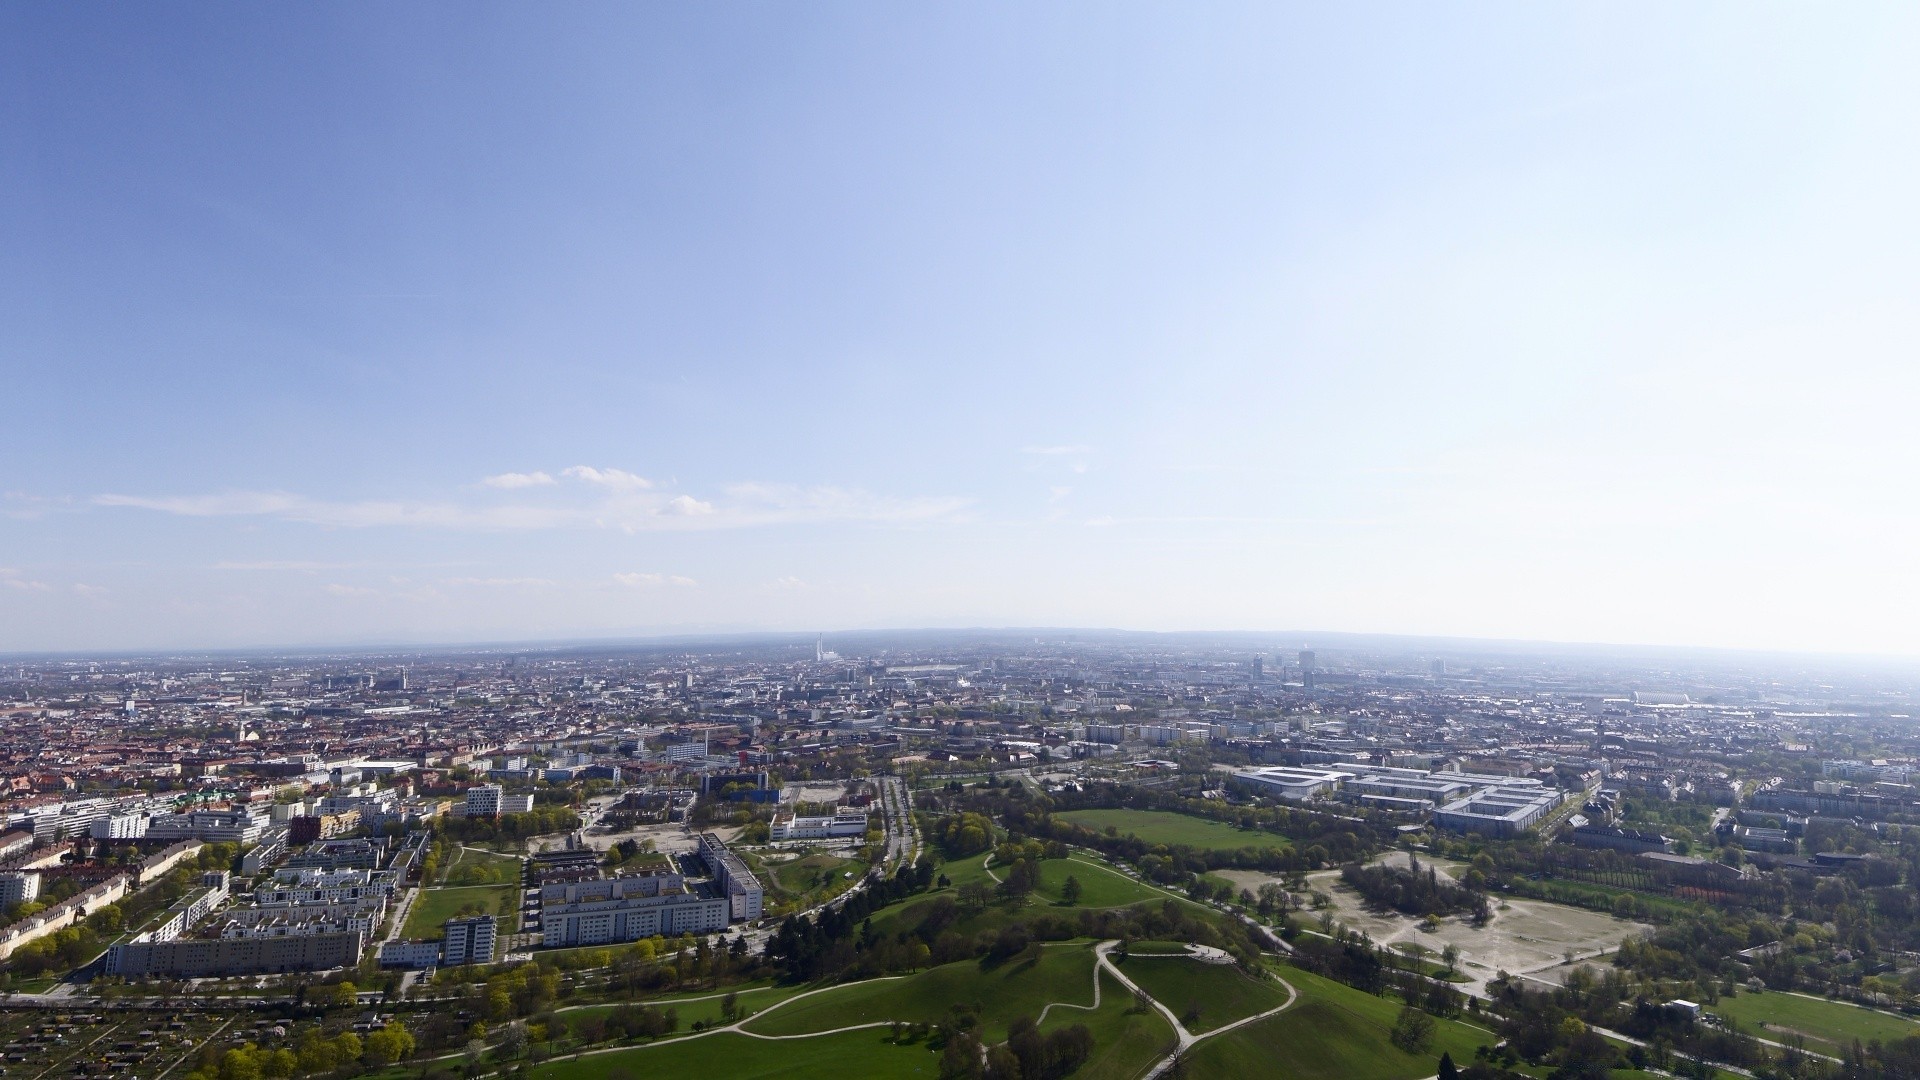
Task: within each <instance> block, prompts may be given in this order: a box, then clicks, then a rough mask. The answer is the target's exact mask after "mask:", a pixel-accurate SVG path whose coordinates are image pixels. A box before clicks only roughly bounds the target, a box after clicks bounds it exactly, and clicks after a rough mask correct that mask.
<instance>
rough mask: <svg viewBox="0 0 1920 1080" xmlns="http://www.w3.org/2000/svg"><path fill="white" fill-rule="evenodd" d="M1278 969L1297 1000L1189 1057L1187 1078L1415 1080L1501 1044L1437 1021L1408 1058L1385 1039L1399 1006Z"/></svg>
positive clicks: (1483, 1034) (1288, 969)
mask: <svg viewBox="0 0 1920 1080" xmlns="http://www.w3.org/2000/svg"><path fill="white" fill-rule="evenodd" d="M1276 971H1277V972H1278V974H1279V975H1280V977H1281V978H1283V979H1285V980H1286V981H1287V982H1289V983H1291V984H1292V985H1293V987H1294V988H1295V989H1297V990H1298V991H1300V999H1299V1001H1297V1002H1296V1003H1295V1004H1294V1006H1293V1008H1291V1009H1288V1010H1287V1011H1286V1012H1283V1013H1280V1014H1279V1015H1277V1016H1272V1017H1268V1018H1267V1019H1265V1020H1259V1021H1256V1022H1254V1023H1251V1024H1248V1025H1246V1026H1245V1027H1241V1028H1236V1029H1235V1030H1233V1031H1230V1032H1227V1033H1226V1034H1224V1035H1220V1036H1218V1037H1216V1038H1212V1039H1207V1040H1205V1041H1203V1042H1201V1043H1200V1044H1199V1045H1198V1046H1196V1047H1194V1049H1193V1050H1192V1051H1190V1052H1189V1055H1188V1065H1189V1075H1192V1076H1270V1075H1276V1074H1277V1075H1284V1076H1287V1077H1289V1078H1290V1080H1417V1078H1419V1077H1427V1076H1432V1075H1433V1074H1434V1071H1435V1069H1436V1068H1437V1067H1438V1065H1437V1063H1438V1061H1439V1059H1440V1055H1441V1053H1442V1052H1446V1053H1451V1054H1452V1055H1453V1060H1454V1061H1455V1062H1456V1063H1461V1064H1464V1063H1468V1062H1471V1061H1473V1052H1474V1048H1475V1047H1477V1046H1480V1045H1483V1044H1486V1045H1491V1044H1492V1043H1494V1042H1495V1041H1496V1039H1495V1036H1493V1035H1490V1034H1488V1033H1487V1032H1485V1031H1481V1030H1479V1029H1478V1028H1474V1027H1470V1026H1469V1025H1467V1024H1464V1023H1460V1022H1458V1021H1453V1020H1435V1021H1434V1032H1433V1042H1432V1045H1431V1046H1429V1047H1428V1049H1427V1051H1426V1052H1425V1053H1423V1054H1418V1055H1415V1054H1408V1053H1406V1052H1404V1051H1402V1050H1400V1049H1399V1048H1397V1047H1395V1046H1394V1045H1393V1044H1392V1043H1391V1042H1390V1041H1389V1040H1388V1037H1387V1036H1388V1034H1389V1033H1390V1032H1391V1031H1392V1029H1393V1023H1394V1020H1395V1018H1396V1017H1398V1016H1399V1014H1400V1003H1399V1002H1397V1001H1391V1000H1388V999H1386V998H1379V997H1374V996H1373V995H1371V994H1367V993H1363V992H1362V991H1359V990H1355V989H1353V988H1352V987H1350V986H1345V985H1342V984H1340V983H1337V982H1334V981H1332V980H1331V979H1323V978H1321V977H1319V976H1317V975H1311V974H1308V973H1307V972H1304V971H1301V970H1299V969H1298V968H1292V967H1285V966H1281V967H1278V968H1276ZM1128 975H1129V977H1132V975H1133V973H1132V971H1131V970H1129V971H1128ZM1175 1011H1176V1012H1177V1011H1178V1010H1177V1009H1176V1010H1175Z"/></svg>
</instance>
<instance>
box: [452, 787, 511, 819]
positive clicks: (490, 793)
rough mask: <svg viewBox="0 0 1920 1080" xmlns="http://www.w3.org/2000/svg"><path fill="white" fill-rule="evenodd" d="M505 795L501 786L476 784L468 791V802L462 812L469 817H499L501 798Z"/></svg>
mask: <svg viewBox="0 0 1920 1080" xmlns="http://www.w3.org/2000/svg"><path fill="white" fill-rule="evenodd" d="M504 793H505V792H504V791H503V789H502V788H501V787H500V785H499V784H475V785H474V786H472V787H470V788H468V789H467V801H466V803H465V804H464V805H463V806H462V807H461V812H462V813H464V814H465V815H466V816H467V817H497V816H498V815H499V813H500V796H501V795H503V794H504Z"/></svg>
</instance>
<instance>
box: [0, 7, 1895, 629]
mask: <svg viewBox="0 0 1920 1080" xmlns="http://www.w3.org/2000/svg"><path fill="white" fill-rule="evenodd" d="M1917 22H1920V15H1917V14H1916V12H1915V11H1914V10H1913V9H1912V8H1910V7H1906V6H1900V5H1886V6H1873V5H1849V6H1846V7H1844V8H1835V7H1832V6H1822V7H1819V8H1814V7H1810V6H1789V5H1753V4H1725V5H1709V4H1702V5H1686V6H1683V7H1675V6H1671V5H1631V4H1614V3H1608V4H1564V5H1538V6H1522V5H1483V6H1475V5H1450V6H1446V7H1444V8H1443V7H1436V6H1432V5H1371V6H1366V7H1364V8H1354V7H1351V6H1328V5H1302V6H1298V7H1293V8H1287V7H1282V6H1278V5H1268V4H1261V5H1250V6H1246V7H1233V6H1212V5H1201V6H1190V5H1158V6H1128V5H1111V4H1100V5H1092V4H1088V5H1067V4H1057V5H1004V6H997V7H996V6H988V5H951V6H932V5H880V4H870V5H828V4H808V5H791V4H785V5H774V4H768V5H733V6H722V5H696V6H686V5H664V4H663V5H651V6H647V5H632V4H626V5H589V4H577V5H566V6H564V7H561V8H559V9H555V8H553V7H551V6H549V7H534V6H528V5H490V4H458V5H455V4H443V5H411V6H402V7H390V6H382V5H371V4H338V5H327V6H320V7H307V8H286V7H278V8H261V7H258V6H247V5H210V4H176V5H165V6H162V5H147V6H139V7H126V6H120V7H112V8H108V7H97V6H96V7H84V6H82V7H73V6H55V5H12V6H9V7H6V8H3V9H0V192H4V195H5V197H4V198H0V363H3V364H4V372H3V373H4V376H5V384H4V385H5V386H6V388H7V398H8V399H9V407H8V408H7V409H6V410H5V413H4V420H3V421H0V423H4V432H5V435H4V437H5V444H4V445H5V449H4V452H0V649H10V650H42V649H91V648H101V649H104V648H125V647H138V648H147V647H173V646H180V647H188V646H224V645H266V644H300V643H356V642H394V641H421V642H440V641H462V640H482V639H484V640H499V639H524V638H542V637H558V636H584V635H599V634H635V633H654V632H678V631H685V630H693V629H731V630H752V629H799V630H804V629H827V630H831V629H835V628H850V627H883V626H937V625H1086V626H1114V627H1132V628H1150V629H1262V628H1274V629H1279V628H1308V629H1315V628H1317V629H1328V630H1359V631H1381V632H1409V633H1439V634H1461V635H1485V636H1502V637H1519V638H1547V639H1559V640H1601V641H1623V642H1652V643H1675V644H1697V645H1724V646H1758V647H1778V648H1789V649H1812V650H1823V651H1826V650H1832V651H1869V652H1892V653H1920V628H1917V627H1916V624H1915V623H1914V620H1913V619H1912V618H1911V616H1910V612H1911V611H1912V610H1913V609H1914V608H1915V606H1916V602H1920V573H1916V569H1915V565H1916V564H1915V560H1914V559H1913V557H1912V554H1911V547H1912V539H1911V537H1912V536H1913V534H1914V532H1915V530H1916V526H1920V494H1917V493H1920V484H1916V482H1915V475H1916V466H1920V438H1916V435H1915V433H1914V404H1915V402H1916V400H1920V394H1917V393H1916V392H1917V391H1920V372H1917V371H1916V364H1915V360H1916V357H1917V356H1920V350H1916V346H1920V314H1917V313H1916V311H1915V309H1914V301H1913V297H1915V296H1916V295H1920V291H1916V285H1920V281H1917V280H1916V278H1917V277H1920V274H1916V269H1917V267H1916V255H1915V252H1917V251H1920V244H1916V242H1915V241H1916V239H1920V236H1917V235H1916V234H1917V233H1920V212H1916V207H1915V200H1914V198H1913V196H1912V192H1914V191H1915V190H1920V131H1916V128H1917V127H1920V117H1917V116H1916V110H1915V108H1914V106H1913V103H1914V102H1915V101H1917V100H1920V72H1916V69H1915V68H1914V66H1913V65H1912V64H1911V63H1910V61H1909V58H1910V57H1911V55H1912V51H1913V47H1914V45H1915V43H1916V41H1915V38H1916V33H1915V31H1916V29H1917V27H1916V23H1917Z"/></svg>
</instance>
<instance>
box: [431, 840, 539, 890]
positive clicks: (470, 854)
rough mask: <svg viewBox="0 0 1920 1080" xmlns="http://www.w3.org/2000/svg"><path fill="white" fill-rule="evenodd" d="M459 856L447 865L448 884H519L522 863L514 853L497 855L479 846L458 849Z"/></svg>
mask: <svg viewBox="0 0 1920 1080" xmlns="http://www.w3.org/2000/svg"><path fill="white" fill-rule="evenodd" d="M458 851H459V857H458V858H456V859H455V860H454V861H453V864H452V865H451V866H449V867H447V873H446V877H445V878H444V881H445V883H446V884H447V885H451V886H458V885H518V884H519V883H520V877H521V867H522V865H523V864H522V863H521V861H520V859H519V858H518V857H516V856H513V855H496V854H494V853H493V852H491V851H482V850H481V849H479V848H470V847H463V848H460V849H458Z"/></svg>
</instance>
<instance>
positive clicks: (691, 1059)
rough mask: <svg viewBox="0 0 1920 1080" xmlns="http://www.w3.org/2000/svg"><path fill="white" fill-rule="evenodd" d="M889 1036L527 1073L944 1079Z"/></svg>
mask: <svg viewBox="0 0 1920 1080" xmlns="http://www.w3.org/2000/svg"><path fill="white" fill-rule="evenodd" d="M891 1038H892V1036H891V1035H890V1034H889V1032H888V1031H887V1029H885V1028H869V1029H867V1030H864V1031H848V1032H844V1033H842V1034H839V1035H817V1036H814V1037H813V1038H807V1039H778V1040H775V1039H756V1038H753V1037H752V1036H750V1035H740V1034H736V1033H734V1032H721V1033H719V1034H715V1035H707V1036H702V1037H698V1038H680V1039H672V1040H669V1041H667V1042H663V1043H660V1044H659V1045H657V1046H637V1047H634V1048H632V1049H627V1050H616V1051H613V1052H611V1053H605V1054H593V1055H591V1056H589V1057H583V1058H575V1059H573V1060H571V1061H556V1062H550V1063H548V1064H545V1065H536V1066H534V1068H533V1069H532V1071H531V1073H530V1075H532V1076H535V1077H539V1078H540V1080H610V1078H614V1077H622V1076H630V1077H640V1076H704V1075H709V1074H712V1073H713V1072H714V1071H715V1070H716V1068H720V1069H721V1070H722V1071H723V1072H724V1073H725V1075H727V1076H728V1077H731V1078H735V1080H762V1078H774V1077H778V1078H780V1080H846V1078H847V1077H851V1076H900V1077H909V1076H924V1077H929V1078H931V1077H936V1076H939V1075H940V1055H939V1054H937V1053H935V1052H933V1051H931V1050H929V1049H928V1048H927V1047H926V1045H925V1044H924V1043H912V1044H908V1045H906V1046H895V1045H894V1044H893V1043H892V1042H890V1041H889V1040H890V1039H891ZM722 1063H724V1064H722Z"/></svg>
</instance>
